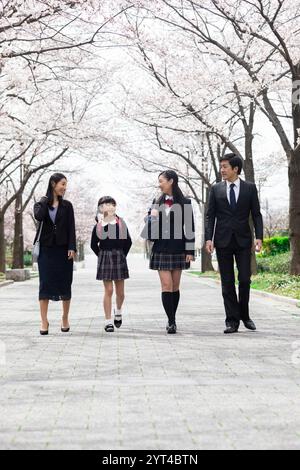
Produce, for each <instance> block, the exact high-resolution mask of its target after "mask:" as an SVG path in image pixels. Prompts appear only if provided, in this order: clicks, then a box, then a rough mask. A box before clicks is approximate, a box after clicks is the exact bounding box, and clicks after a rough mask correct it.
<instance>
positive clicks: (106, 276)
mask: <svg viewBox="0 0 300 470" xmlns="http://www.w3.org/2000/svg"><path fill="white" fill-rule="evenodd" d="M128 278H129V272H128V265H127V260H126V256H125V254H124V252H123V250H112V251H103V250H100V252H99V257H98V268H97V280H98V281H123V280H125V279H128Z"/></svg>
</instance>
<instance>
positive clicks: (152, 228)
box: [141, 198, 195, 256]
mask: <svg viewBox="0 0 300 470" xmlns="http://www.w3.org/2000/svg"><path fill="white" fill-rule="evenodd" d="M164 203H165V198H164V199H163V201H162V204H161V206H160V207H159V217H152V216H151V209H150V210H149V212H148V216H147V217H146V219H145V222H146V225H145V227H144V230H143V232H142V234H141V236H142V238H145V239H148V240H151V241H153V242H154V244H153V248H152V251H153V252H154V253H166V254H183V253H184V254H186V255H192V256H195V219H194V213H193V206H192V201H191V199H187V198H185V200H184V204H183V209H181V213H182V215H181V216H179V217H178V218H177V217H176V209H174V207H175V206H176V207H178V208H179V207H180V206H179V205H177V204H175V205H174V206H173V207H172V208H171V211H170V213H169V214H168V213H167V212H166V210H165V207H164ZM152 207H154V204H153V205H152Z"/></svg>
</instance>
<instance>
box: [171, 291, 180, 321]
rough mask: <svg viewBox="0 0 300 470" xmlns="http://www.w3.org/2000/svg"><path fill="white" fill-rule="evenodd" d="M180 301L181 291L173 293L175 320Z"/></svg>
mask: <svg viewBox="0 0 300 470" xmlns="http://www.w3.org/2000/svg"><path fill="white" fill-rule="evenodd" d="M179 301H180V291H179V290H178V291H177V292H173V306H174V318H175V315H176V312H177V309H178V305H179Z"/></svg>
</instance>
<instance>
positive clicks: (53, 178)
mask: <svg viewBox="0 0 300 470" xmlns="http://www.w3.org/2000/svg"><path fill="white" fill-rule="evenodd" d="M66 179H67V178H66V177H65V175H63V174H62V173H54V175H52V176H51V177H50V180H49V184H48V189H47V193H46V196H47V198H48V206H49V207H52V206H53V202H54V196H53V183H55V185H56V184H57V183H59V182H60V181H61V180H66ZM58 201H59V203H61V201H62V196H58Z"/></svg>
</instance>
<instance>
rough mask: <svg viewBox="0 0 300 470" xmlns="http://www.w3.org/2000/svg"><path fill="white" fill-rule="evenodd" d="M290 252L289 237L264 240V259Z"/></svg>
mask: <svg viewBox="0 0 300 470" xmlns="http://www.w3.org/2000/svg"><path fill="white" fill-rule="evenodd" d="M289 251H290V239H289V237H272V238H267V239H266V240H264V243H263V253H262V256H263V257H268V256H276V255H279V254H281V253H287V252H289Z"/></svg>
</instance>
